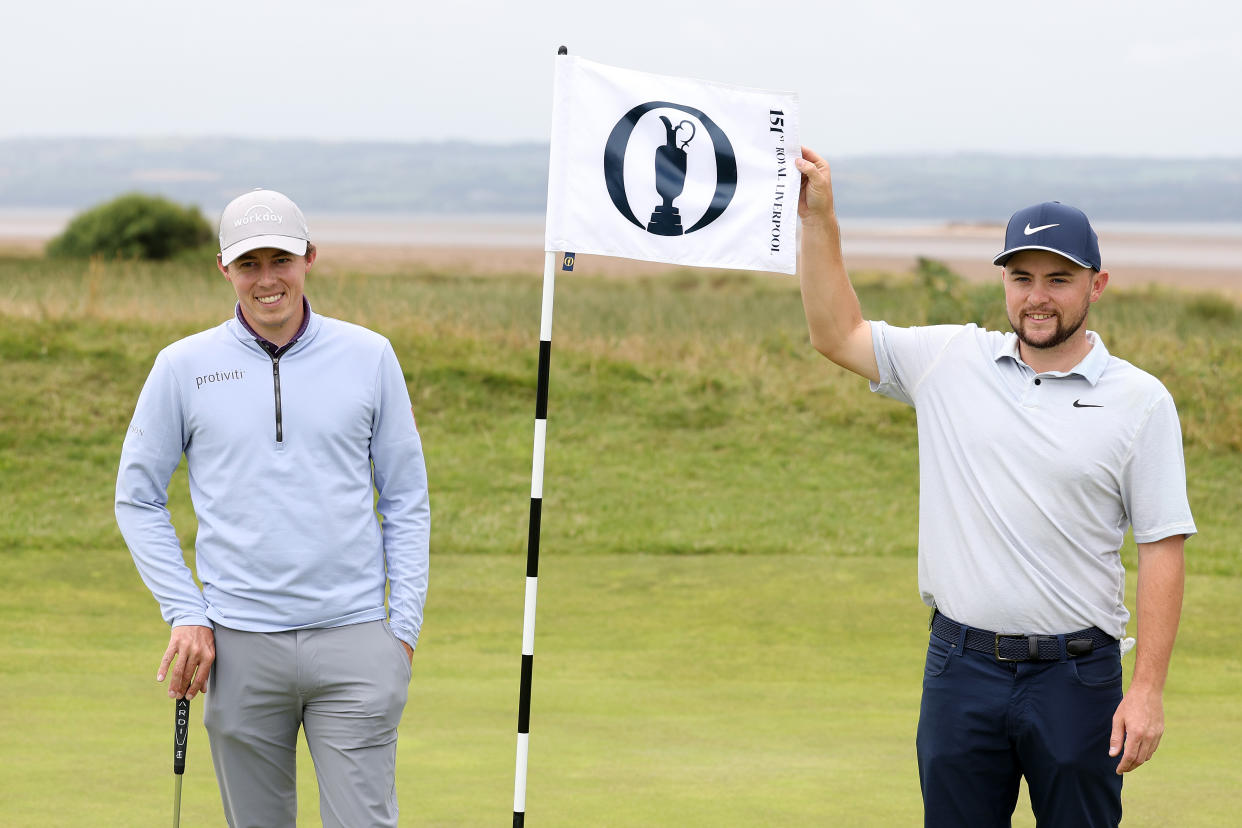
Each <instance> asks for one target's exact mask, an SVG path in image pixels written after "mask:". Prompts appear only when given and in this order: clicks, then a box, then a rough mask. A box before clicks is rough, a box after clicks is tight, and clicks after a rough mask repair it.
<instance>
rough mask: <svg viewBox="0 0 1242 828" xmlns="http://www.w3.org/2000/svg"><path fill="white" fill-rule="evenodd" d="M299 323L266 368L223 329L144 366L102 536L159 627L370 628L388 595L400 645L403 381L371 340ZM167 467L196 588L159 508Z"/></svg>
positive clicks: (413, 565) (416, 614) (406, 414)
mask: <svg viewBox="0 0 1242 828" xmlns="http://www.w3.org/2000/svg"><path fill="white" fill-rule="evenodd" d="M306 313H307V315H308V322H307V325H306V329H305V331H304V333H302V335H301V336H300V337H299V338H298V339H297V340H296V341H295V342H294V343H293V344H292V345H291V346H289V347H288V349H287V350H284V351H283V352H280V355H279V356H278V357H273V356H271V355H270V354H269V353H268V351H266V350H264V348H262V347H261V346H260V345H259V343H258V342H257V341H256V339H255V335H254V334H253V333H252V332H251V331H249V330H248V329H247V328H246V327H245V326H244V325H243V324H242V323H241V322H240V321H239V319H238V318H236V316H235V317H234V318H233V319H230V320H229V321H227V322H225V323H223V324H222V325H219V326H217V327H215V328H212V329H210V330H207V331H203V332H202V333H199V334H195V335H193V336H190V337H187V338H185V339H182V340H180V341H178V342H175V343H173V344H172V345H170V346H168V347H167V348H165V349H164V350H163V351H161V352H160V354H159V355H158V356H157V357H156V360H155V365H154V367H153V368H152V369H151V374H150V376H149V377H148V378H147V382H146V385H145V386H144V387H143V389H142V394H141V395H140V396H139V399H138V404H137V407H136V409H135V411H134V417H133V421H132V422H131V423H130V426H129V433H128V434H127V435H126V437H125V443H124V447H123V448H122V450H121V463H120V472H119V474H118V476H117V484H116V517H117V523H118V524H119V526H120V528H121V533H122V534H123V535H124V537H125V542H126V543H127V544H128V545H129V549H130V552H131V553H132V554H133V557H134V562H135V564H136V565H137V567H138V571H139V574H140V575H141V576H142V579H143V581H144V582H145V583H146V585H147V587H148V588H149V589H150V590H151V592H152V594H154V596H155V598H156V600H157V601H158V602H159V604H160V611H161V613H162V614H163V616H164V620H165V621H167V622H168V623H169V624H170V625H173V626H177V625H183V624H199V625H203V626H211V625H212V623H213V622H214V623H218V624H221V625H224V626H226V627H229V628H232V629H237V630H243V631H248V632H276V631H281V630H293V629H308V628H317V627H336V626H343V625H345V624H354V623H360V622H363V621H375V620H380V619H383V618H384V617H385V607H384V588H385V583H386V582H387V583H388V585H389V596H388V608H389V620H390V623H391V626H392V630H393V632H394V633H395V634H396V636H397V637H398V638H400V639H401V640H402V641H405V642H406V643H408V644H409V645H410V646H411V647H413V646H415V645H416V644H417V642H418V633H419V629H420V627H421V626H422V619H423V603H424V601H425V599H426V595H427V578H428V541H429V537H430V531H431V512H430V506H429V501H428V495H427V471H426V466H425V463H424V460H423V451H422V442H421V440H420V438H419V435H418V430H417V428H416V427H415V423H414V416H413V412H412V410H411V407H410V398H409V393H408V391H407V390H406V386H405V379H404V377H403V375H402V372H401V367H400V365H399V364H398V362H397V357H396V354H395V353H394V352H393V349H392V346H391V345H390V344H389V343H388V340H387V339H385V338H384V337H382V336H380V335H379V334H377V333H374V332H372V331H369V330H367V329H366V328H362V327H359V326H357V325H352V324H349V323H347V322H342V321H340V320H336V319H330V318H327V317H323V316H320V315H318V314H315V313H313V312H312V311H311V310H310V307H309V305H307V306H306ZM182 454H184V455H185V458H186V461H187V466H188V470H189V480H190V494H191V498H192V500H193V502H194V511H195V514H196V515H197V517H198V537H197V540H196V542H195V561H196V568H197V574H198V578H199V580H200V581H201V582H202V590H201V591H200V590H199V589H198V587H197V586H196V585H195V583H194V579H193V578H192V577H191V574H190V570H189V568H188V567H187V566H186V565H185V562H184V560H183V558H182V554H181V547H180V544H179V543H178V540H177V536H176V534H175V532H174V531H173V526H172V520H171V516H170V514H169V511H168V507H167V500H168V494H167V492H168V483H169V479H170V478H171V477H172V474H173V472H174V471H175V469H176V468H177V465H178V464H179V462H180V460H181V456H182ZM375 492H377V493H378V495H379V497H378V500H375V499H374V493H375ZM373 504H374V505H373ZM376 512H378V513H379V515H382V516H383V521H382V523H381V521H380V519H379V518H377V516H376Z"/></svg>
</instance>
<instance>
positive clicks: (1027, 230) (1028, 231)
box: [1022, 221, 1061, 236]
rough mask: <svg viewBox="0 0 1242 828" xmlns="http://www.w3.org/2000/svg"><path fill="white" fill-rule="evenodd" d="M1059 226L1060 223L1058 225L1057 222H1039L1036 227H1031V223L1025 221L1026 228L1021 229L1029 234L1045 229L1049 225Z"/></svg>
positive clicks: (1025, 233)
mask: <svg viewBox="0 0 1242 828" xmlns="http://www.w3.org/2000/svg"><path fill="white" fill-rule="evenodd" d="M1060 226H1061V225H1059V224H1041V225H1039V226H1038V227H1032V226H1031V223H1030V222H1029V221H1028V222H1027V223H1026V229H1025V230H1023V231H1022V233H1023V234H1024V235H1027V236H1029V235H1031V234H1032V233H1038V232H1039V231H1040V230H1047V229H1048V228H1049V227H1060Z"/></svg>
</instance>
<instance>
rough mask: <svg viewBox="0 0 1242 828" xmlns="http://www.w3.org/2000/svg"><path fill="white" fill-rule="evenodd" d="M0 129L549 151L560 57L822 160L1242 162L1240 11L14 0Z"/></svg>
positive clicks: (897, 0)
mask: <svg viewBox="0 0 1242 828" xmlns="http://www.w3.org/2000/svg"><path fill="white" fill-rule="evenodd" d="M5 18H6V25H5V27H4V32H3V35H0V38H2V39H0V44H2V47H0V76H2V77H4V78H5V82H4V84H3V86H2V87H0V89H3V92H2V93H0V95H2V99H3V101H4V107H3V110H2V111H3V114H2V115H0V139H4V138H15V137H23V138H35V137H46V136H113V137H115V136H125V137H129V136H142V137H150V136H173V137H177V136H243V137H256V138H264V139H287V138H303V139H304V138H310V139H316V138H317V139H323V140H334V141H335V140H373V141H402V142H406V141H428V140H431V141H450V142H452V141H471V142H478V143H485V144H488V143H491V144H494V143H511V142H524V141H537V142H546V141H547V140H548V132H549V126H550V116H551V92H552V88H551V87H552V67H553V61H554V58H555V54H556V49H557V47H558V46H559V45H561V44H564V45H565V46H567V47H568V48H569V50H570V53H571V54H576V55H581V56H583V57H585V58H588V59H590V60H594V61H598V62H601V63H608V64H612V65H615V66H621V67H626V68H630V69H639V70H642V71H647V72H654V73H659V74H667V75H680V76H686V77H698V78H705V79H709V80H714V81H721V82H726V83H733V84H738V85H742V86H750V87H756V88H763V89H773V90H782V91H793V92H796V93H797V94H798V96H799V101H800V107H801V126H802V128H801V136H802V141H803V143H804V144H807V145H809V146H812V147H815V148H816V149H817V150H819V151H820V152H822V153H823V154H825V155H828V156H830V157H831V156H846V155H871V154H894V153H896V154H922V153H956V152H989V153H1012V154H1035V155H1106V156H1127V157H1136V156H1139V157H1142V156H1154V157H1179V156H1185V157H1209V156H1222V155H1223V156H1242V94H1240V93H1242V4H1238V3H1236V2H1223V1H1221V0H1211V1H1210V2H1193V0H1190V1H1189V2H1184V3H1181V4H1173V3H1169V2H1168V1H1167V0H1161V2H1151V1H1150V0H1129V1H1128V2H1122V1H1121V0H1038V1H1036V0H945V2H940V3H931V2H926V0H894V1H893V2H865V0H850V1H849V2H835V1H834V0H784V1H783V2H782V0H771V2H763V3H760V2H733V1H732V0H716V2H693V1H692V0H681V1H679V0H658V2H653V1H652V0H625V1H624V2H607V3H599V2H591V0H571V1H568V2H561V0H549V1H548V2H542V1H541V0H527V2H500V0H467V1H466V2H444V1H443V0H438V2H428V0H410V1H409V2H402V3H397V2H378V0H353V2H328V0H300V2H285V1H284V0H247V1H246V2H241V1H240V0H212V1H211V2H207V3H182V2H177V1H176V0H163V2H138V0H112V1H111V2H109V3H98V2H81V0H69V1H68V2H57V0H48V2H44V3H22V4H17V5H11V6H10V7H6V11H5Z"/></svg>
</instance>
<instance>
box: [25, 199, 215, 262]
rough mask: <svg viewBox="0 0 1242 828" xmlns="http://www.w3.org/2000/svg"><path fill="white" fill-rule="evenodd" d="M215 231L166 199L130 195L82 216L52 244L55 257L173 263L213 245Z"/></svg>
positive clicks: (196, 213) (194, 209) (196, 212)
mask: <svg viewBox="0 0 1242 828" xmlns="http://www.w3.org/2000/svg"><path fill="white" fill-rule="evenodd" d="M211 238H212V230H211V225H209V224H208V223H207V219H205V218H203V214H202V213H200V212H199V210H198V208H197V207H187V206H183V205H180V204H177V203H175V202H172V201H169V200H168V199H166V198H161V197H160V196H152V195H144V194H142V193H129V194H127V195H123V196H119V197H117V198H115V199H113V200H112V201H109V202H107V203H105V204H100V205H99V206H97V207H92V208H91V209H89V210H86V211H85V212H82V213H79V214H78V215H77V216H75V217H74V218H73V220H72V221H70V222H69V226H68V227H66V228H65V232H63V233H61V234H60V235H59V236H57V237H56V238H54V239H52V241H51V242H49V243H48V246H47V254H48V255H49V256H55V257H68V258H83V259H84V258H89V257H91V256H105V257H107V258H117V257H119V258H126V259H168V258H171V257H173V256H175V255H177V254H178V253H180V252H182V251H185V250H190V249H194V248H197V247H201V246H202V245H204V244H206V243H207V242H209V241H211Z"/></svg>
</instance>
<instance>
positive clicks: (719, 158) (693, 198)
mask: <svg viewBox="0 0 1242 828" xmlns="http://www.w3.org/2000/svg"><path fill="white" fill-rule="evenodd" d="M659 110H665V111H667V113H668V114H664V113H662V112H660V111H659ZM653 156H654V165H653V163H652V159H653ZM604 181H605V183H606V184H607V186H608V197H609V198H611V199H612V203H613V206H615V207H616V208H617V210H618V212H620V213H621V215H623V216H625V218H626V219H627V220H628V221H630V222H631V223H632V224H634V225H635V226H637V227H640V228H642V229H644V230H646V231H647V232H648V233H652V234H654V235H657V236H680V235H683V234H685V233H693V232H694V231H696V230H701V229H703V228H704V227H706V226H707V225H709V224H711V223H712V222H713V221H715V220H716V219H718V218H720V216H721V214H722V213H724V211H725V209H726V208H727V207H728V206H729V202H730V201H732V200H733V194H734V192H736V191H737V158H736V156H735V155H734V154H733V145H732V144H730V143H729V138H728V136H726V135H725V134H724V132H723V131H722V130H721V129H720V127H718V126H717V125H716V124H715V123H714V122H713V121H712V119H711V118H709V117H708V116H707V115H705V114H704V113H703V112H701V111H700V110H697V109H695V108H693V107H690V106H682V105H681V104H675V103H669V102H667V101H648V102H647V103H643V104H639V105H638V106H636V107H634V108H633V109H631V110H630V111H629V112H627V113H625V115H624V116H622V118H621V120H620V121H617V125H616V126H614V127H613V128H612V132H611V133H610V134H609V136H608V143H607V144H606V145H605V146H604ZM674 202H678V204H676V205H675V204H674ZM648 212H649V213H650V219H648V220H647V222H646V223H644V222H642V221H640V220H639V219H638V216H639V215H647V213H648ZM687 224H689V227H686V225H687Z"/></svg>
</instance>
